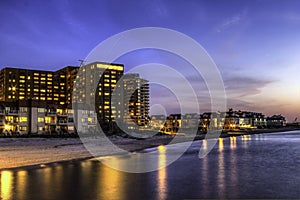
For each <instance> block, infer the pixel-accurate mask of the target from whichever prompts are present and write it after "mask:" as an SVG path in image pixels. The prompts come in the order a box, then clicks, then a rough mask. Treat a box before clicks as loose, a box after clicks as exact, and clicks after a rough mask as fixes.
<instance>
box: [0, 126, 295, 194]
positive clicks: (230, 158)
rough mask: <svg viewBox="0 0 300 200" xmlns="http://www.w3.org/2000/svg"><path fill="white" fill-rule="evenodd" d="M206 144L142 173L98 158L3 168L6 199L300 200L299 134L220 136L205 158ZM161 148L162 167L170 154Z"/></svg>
mask: <svg viewBox="0 0 300 200" xmlns="http://www.w3.org/2000/svg"><path fill="white" fill-rule="evenodd" d="M201 145H205V141H204V142H203V141H197V142H195V143H194V144H193V145H192V146H191V147H190V148H189V150H188V151H187V152H186V153H185V154H184V156H182V157H181V158H180V159H179V160H177V161H176V162H175V163H173V164H172V165H170V166H168V167H167V168H164V169H161V170H159V171H155V172H149V173H142V174H132V173H125V172H119V171H116V170H113V169H111V168H109V167H106V166H105V165H103V164H101V163H100V162H98V161H84V162H78V163H70V164H66V165H57V166H53V167H46V168H42V169H31V170H18V171H3V172H1V185H0V189H1V190H0V192H1V198H0V199H3V200H6V199H28V200H29V199H30V200H34V199H55V200H56V199H89V200H90V199H105V200H109V199H204V198H217V199H224V198H247V199H249V198H260V199H265V198H268V199H270V198H271V199H278V198H285V199H290V198H298V199H299V198H300V133H299V132H289V133H274V134H264V135H252V136H241V137H236V138H234V137H231V138H226V139H220V140H219V141H218V143H217V145H216V146H215V148H214V149H213V151H212V152H210V153H209V154H208V156H206V157H205V158H203V159H199V158H198V152H199V148H200V147H201ZM161 149H162V148H159V150H158V152H159V154H161V155H160V156H159V157H158V158H159V159H157V160H156V162H157V164H158V165H159V163H161V162H164V160H165V159H167V158H166V156H168V154H165V152H166V151H165V150H163V151H162V150H161ZM118 159H119V158H115V162H116V163H118Z"/></svg>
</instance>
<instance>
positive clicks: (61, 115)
mask: <svg viewBox="0 0 300 200" xmlns="http://www.w3.org/2000/svg"><path fill="white" fill-rule="evenodd" d="M57 116H59V117H67V116H68V113H66V112H59V113H57Z"/></svg>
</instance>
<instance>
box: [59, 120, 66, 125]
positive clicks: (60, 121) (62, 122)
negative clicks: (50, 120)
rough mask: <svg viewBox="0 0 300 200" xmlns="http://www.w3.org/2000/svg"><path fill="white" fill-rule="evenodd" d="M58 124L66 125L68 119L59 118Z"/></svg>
mask: <svg viewBox="0 0 300 200" xmlns="http://www.w3.org/2000/svg"><path fill="white" fill-rule="evenodd" d="M58 124H59V125H65V124H68V121H64V120H59V121H58Z"/></svg>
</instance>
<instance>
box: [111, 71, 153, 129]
mask: <svg viewBox="0 0 300 200" xmlns="http://www.w3.org/2000/svg"><path fill="white" fill-rule="evenodd" d="M118 86H119V87H120V88H121V89H120V90H117V91H119V92H120V94H118V96H117V98H116V99H117V101H114V100H113V101H112V102H113V103H116V107H117V108H118V109H117V110H118V113H116V115H115V117H116V118H117V119H119V120H120V121H119V122H120V123H122V124H123V127H124V128H128V129H140V128H141V127H145V126H147V125H148V124H149V81H148V80H146V79H142V78H140V75H139V74H136V73H134V74H125V75H124V76H123V77H122V79H121V80H120V82H119V84H118ZM118 100H119V101H118Z"/></svg>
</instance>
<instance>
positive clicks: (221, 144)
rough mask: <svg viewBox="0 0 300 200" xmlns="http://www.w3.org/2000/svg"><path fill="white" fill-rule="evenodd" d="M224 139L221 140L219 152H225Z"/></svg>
mask: <svg viewBox="0 0 300 200" xmlns="http://www.w3.org/2000/svg"><path fill="white" fill-rule="evenodd" d="M223 140H224V139H223V138H219V151H223V150H224V143H223Z"/></svg>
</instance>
